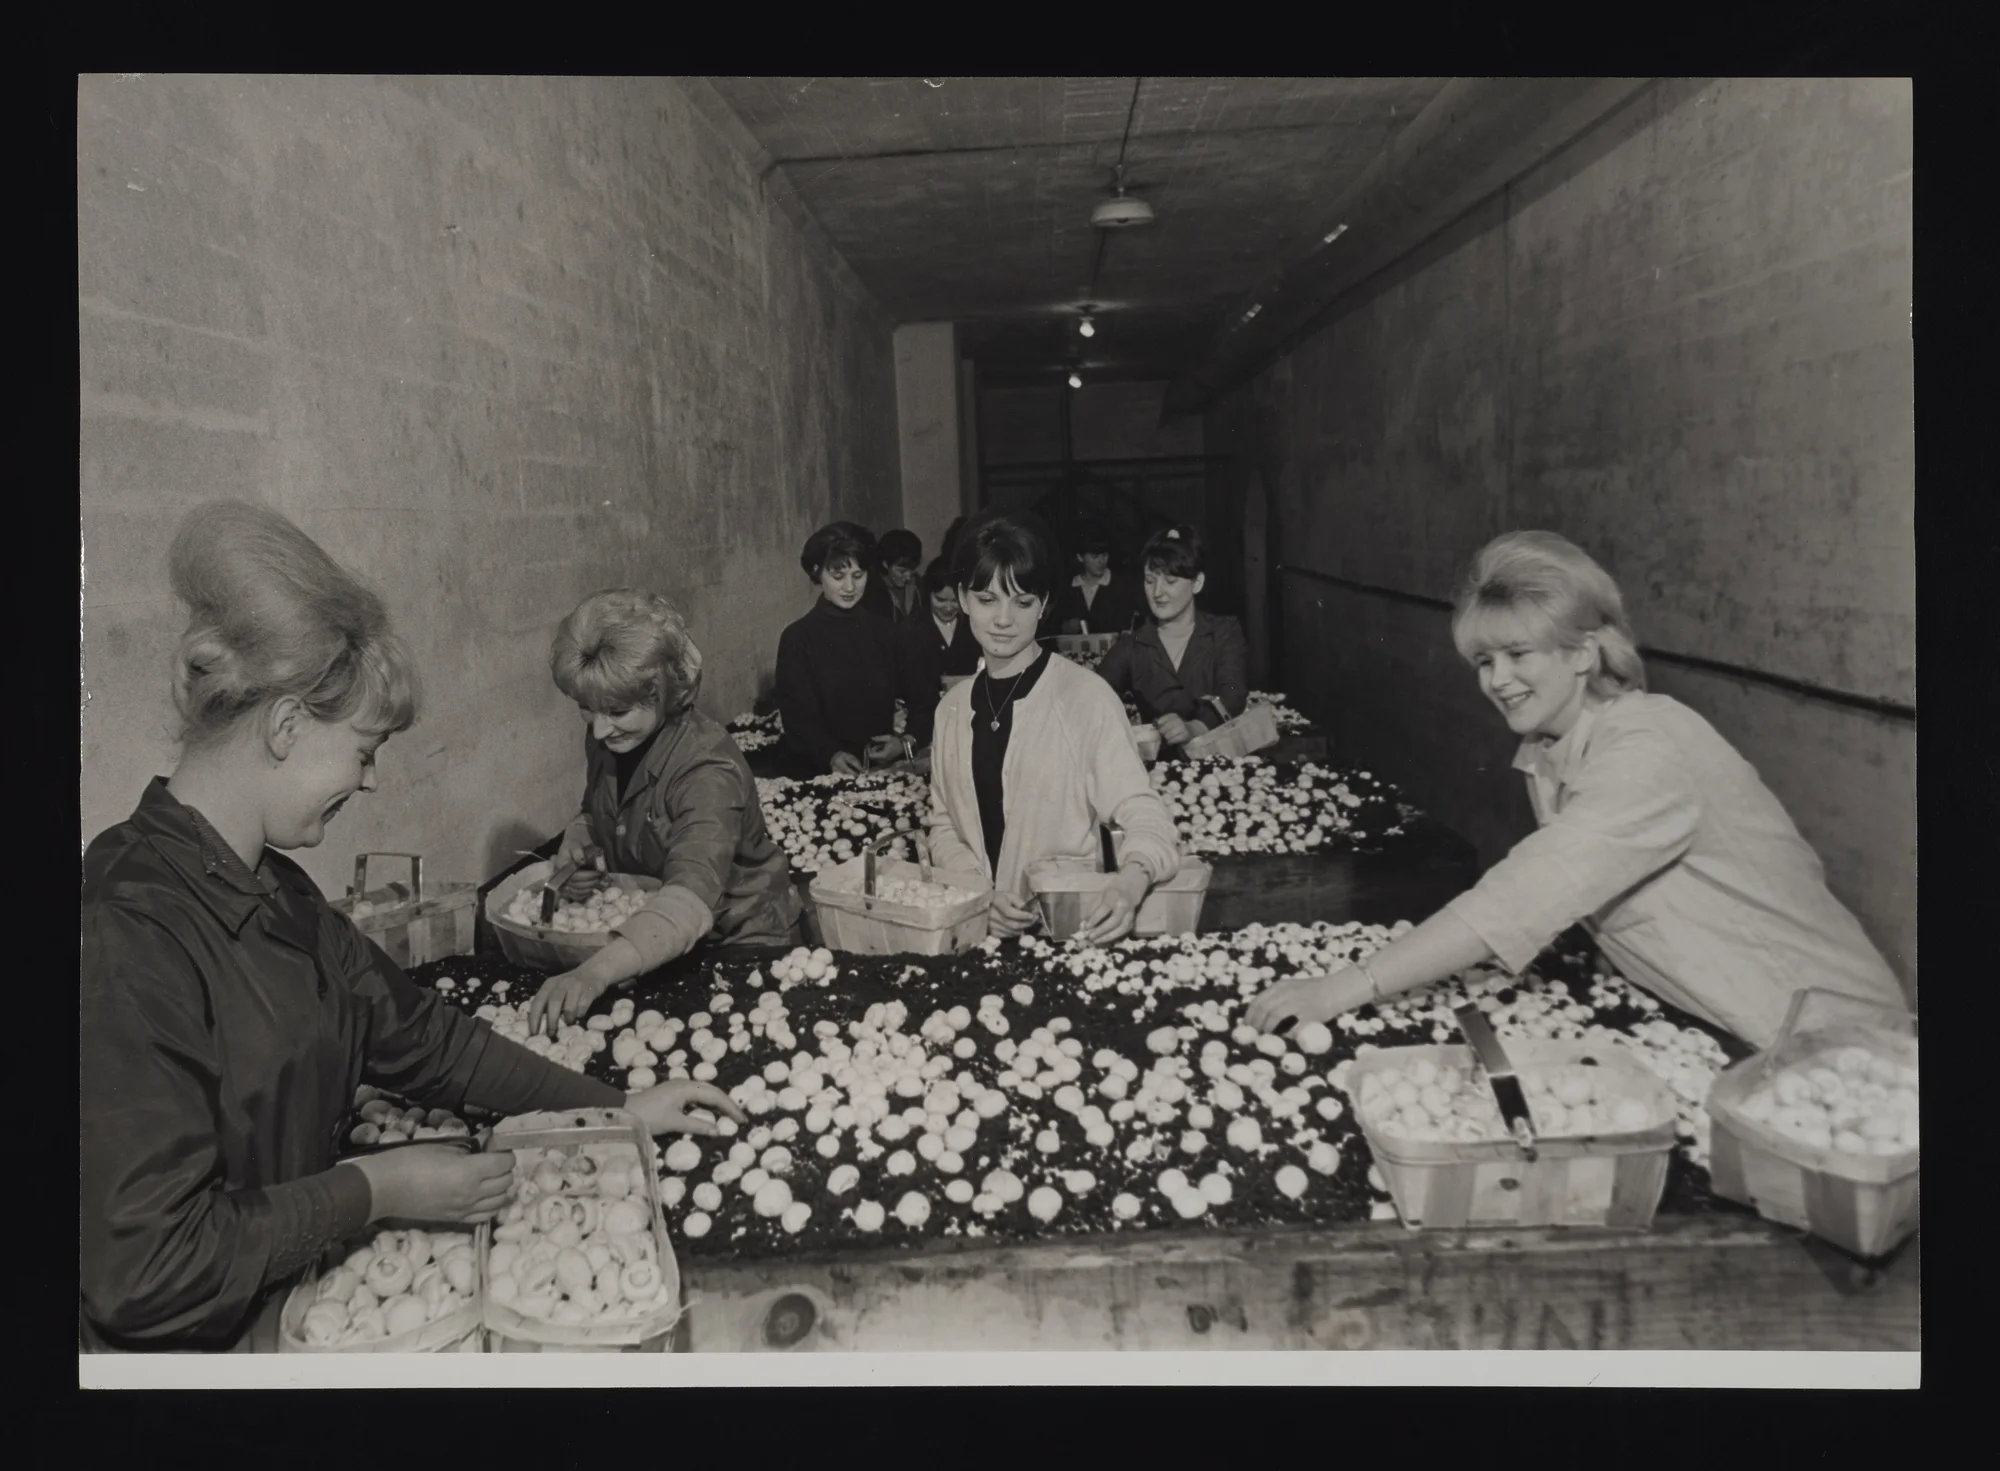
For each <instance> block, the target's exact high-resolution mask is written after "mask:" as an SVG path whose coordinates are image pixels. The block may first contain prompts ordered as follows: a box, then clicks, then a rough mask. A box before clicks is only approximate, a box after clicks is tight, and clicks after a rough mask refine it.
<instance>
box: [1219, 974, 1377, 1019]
mask: <svg viewBox="0 0 2000 1471" xmlns="http://www.w3.org/2000/svg"><path fill="white" fill-rule="evenodd" d="M1374 999H1375V994H1374V989H1373V988H1372V987H1371V986H1370V985H1369V984H1368V977H1367V976H1366V975H1365V974H1363V973H1362V971H1361V969H1360V967H1359V966H1353V965H1344V966H1342V967H1341V968H1340V969H1338V970H1336V971H1334V972H1333V973H1332V974H1331V975H1324V976H1292V977H1291V978H1289V979H1287V980H1282V981H1279V982H1278V983H1277V984H1276V985H1275V986H1273V987H1271V989H1270V990H1268V991H1266V992H1264V993H1263V994H1262V995H1261V996H1259V997H1257V998H1256V1000H1254V1001H1252V1002H1251V1003H1250V1007H1249V1010H1247V1011H1246V1012H1244V1014H1243V1019H1244V1020H1245V1021H1246V1022H1248V1023H1249V1024H1250V1025H1251V1026H1253V1027H1255V1028H1256V1029H1257V1030H1258V1031H1260V1032H1276V1031H1282V1030H1283V1029H1284V1028H1285V1027H1286V1026H1287V1025H1288V1024H1290V1023H1291V1022H1298V1023H1299V1024H1300V1025H1301V1026H1303V1025H1304V1024H1305V1023H1306V1022H1324V1021H1331V1020H1332V1019H1333V1018H1334V1017H1337V1016H1339V1015H1340V1014H1341V1013H1342V1012H1344V1011H1353V1010H1354V1009H1355V1008H1356V1007H1358V1006H1366V1005H1368V1004H1369V1003H1370V1002H1372V1001H1373V1000H1374Z"/></svg>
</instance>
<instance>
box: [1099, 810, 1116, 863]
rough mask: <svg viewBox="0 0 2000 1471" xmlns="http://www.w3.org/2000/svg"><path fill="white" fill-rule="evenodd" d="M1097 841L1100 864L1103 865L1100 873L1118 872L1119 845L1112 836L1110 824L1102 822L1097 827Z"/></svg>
mask: <svg viewBox="0 0 2000 1471" xmlns="http://www.w3.org/2000/svg"><path fill="white" fill-rule="evenodd" d="M1097 840H1098V862H1099V863H1100V864H1101V865H1102V867H1101V868H1100V870H1099V871H1100V872H1102V873H1116V872H1118V843H1117V840H1116V839H1115V838H1113V837H1112V835H1111V824H1110V823H1108V822H1100V823H1099V824H1098V825H1097Z"/></svg>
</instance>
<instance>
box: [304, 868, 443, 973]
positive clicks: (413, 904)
mask: <svg viewBox="0 0 2000 1471" xmlns="http://www.w3.org/2000/svg"><path fill="white" fill-rule="evenodd" d="M371 858H401V859H405V860H407V861H408V862H409V865H410V881H409V883H408V884H407V885H406V884H400V883H390V884H385V885H382V886H380V887H378V888H372V889H371V888H370V887H369V886H368V860H369V859H371ZM331 907H332V908H333V909H335V910H336V911H338V912H339V913H341V914H344V915H346V916H347V917H348V918H349V919H351V920H353V921H354V927H355V928H356V929H358V930H360V931H361V933H362V934H364V935H366V936H367V937H368V938H369V939H371V940H373V941H374V942H375V943H376V944H377V945H380V946H381V947H382V948H383V949H384V950H385V951H387V952H388V955H389V958H390V959H391V960H393V961H395V962H396V964H398V965H400V966H402V967H404V968H405V969H408V968H409V967H411V966H415V965H424V964H427V963H428V962H430V961H433V960H443V959H444V958H446V957H447V956H451V955H470V954H471V953H472V947H473V929H474V924H473V921H474V919H475V918H476V917H477V916H478V913H479V889H478V886H477V885H476V884H439V883H432V884H430V885H429V886H428V887H427V886H426V885H425V883H424V860H423V858H422V856H421V855H419V854H416V853H357V854H356V855H355V856H354V882H353V883H352V884H351V885H350V886H349V887H348V891H347V893H346V894H345V895H344V896H342V897H341V898H339V899H335V900H333V901H332V905H331Z"/></svg>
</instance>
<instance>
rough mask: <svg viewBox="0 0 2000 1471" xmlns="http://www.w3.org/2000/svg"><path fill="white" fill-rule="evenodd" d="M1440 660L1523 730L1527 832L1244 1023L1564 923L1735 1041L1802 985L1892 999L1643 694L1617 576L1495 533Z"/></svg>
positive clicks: (1787, 839) (1787, 829) (1751, 773)
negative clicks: (1463, 887) (1420, 910)
mask: <svg viewBox="0 0 2000 1471" xmlns="http://www.w3.org/2000/svg"><path fill="white" fill-rule="evenodd" d="M1452 637H1453V640H1454V642H1456V643H1457V645H1458V650H1459V652H1460V654H1462V655H1463V656H1464V657H1465V658H1466V660H1467V661H1468V662H1469V663H1470V664H1472V665H1473V667H1474V668H1475V669H1476V670H1477V671H1478V677H1479V686H1480V690H1481V692H1482V693H1484V694H1485V696H1486V697H1487V699H1489V700H1491V701H1492V702H1493V705H1494V707H1495V709H1496V710H1498V711H1499V713H1500V716H1501V718H1502V719H1503V720H1505V721H1506V723H1507V728H1508V729H1509V730H1511V731H1513V733H1514V734H1515V735H1518V736H1520V737H1521V738H1522V741H1521V748H1520V750H1519V752H1518V753H1517V754H1516V755H1515V758H1514V766H1515V768H1516V769H1517V770H1519V771H1521V772H1522V773H1523V774H1525V775H1526V777H1527V778H1528V784H1529V785H1528V792H1529V797H1530V800H1531V801H1532V802H1533V803H1534V807H1535V816H1536V820H1537V822H1538V824H1539V825H1538V826H1537V827H1536V829H1535V831H1534V832H1532V833H1530V834H1529V835H1528V836H1527V837H1525V838H1523V839H1522V840H1521V841H1520V842H1519V843H1517V844H1515V845H1514V850H1513V851H1512V852H1511V853H1509V854H1508V855H1507V857H1506V858H1504V859H1502V860H1501V861H1500V862H1499V863H1496V864H1495V865H1494V866H1493V867H1492V868H1490V869H1488V870H1487V871H1486V873H1485V875H1484V876H1483V877H1482V878H1481V879H1480V880H1479V882H1478V884H1476V885H1475V886H1474V887H1473V888H1471V889H1469V890H1467V891H1466V892H1465V893H1463V894H1460V895H1459V896H1458V897H1457V898H1456V899H1454V900H1452V901H1451V902H1450V903H1449V904H1447V905H1446V906H1445V907H1444V908H1443V909H1441V910H1440V911H1438V913H1436V914H1434V915H1432V916H1431V917H1430V918H1429V919H1427V920H1425V921H1424V922H1423V923H1422V924H1420V925H1418V926H1416V928H1414V929H1412V930H1410V931H1409V932H1408V933H1406V934H1404V935H1402V936H1400V937H1399V938H1397V939H1394V940H1391V941H1390V942H1389V943H1388V944H1387V945H1384V946H1383V947H1382V948H1381V949H1380V950H1377V951H1375V952H1374V953H1373V954H1372V955H1370V956H1369V957H1368V958H1367V959H1366V960H1364V961H1363V962H1361V963H1360V964H1359V965H1354V966H1347V967H1343V968H1341V969H1339V970H1336V971H1334V972H1333V973H1332V974H1330V975H1325V976H1294V977H1290V978H1288V979H1286V980H1283V981H1280V982H1278V983H1277V984H1276V985H1275V986H1273V987H1271V988H1270V989H1269V990H1268V991H1266V992H1265V993H1264V994H1263V995H1261V996H1259V997H1258V998H1257V999H1256V1000H1254V1001H1253V1002H1251V1004H1250V1007H1249V1009H1248V1011H1247V1012H1246V1013H1245V1020H1247V1021H1248V1022H1249V1024H1250V1025H1251V1026H1253V1027H1257V1028H1259V1029H1261V1030H1264V1031H1275V1030H1279V1029H1281V1028H1282V1027H1284V1026H1285V1025H1286V1023H1287V1022H1288V1021H1297V1022H1301V1023H1304V1022H1323V1021H1326V1020H1328V1019H1329V1018H1331V1017H1333V1016H1335V1015H1337V1014H1339V1013H1341V1012H1344V1011H1348V1010H1351V1009H1353V1008H1354V1007H1357V1006H1365V1005H1368V1004H1370V1003H1371V1002H1376V1001H1382V1000H1386V999H1388V998H1389V997H1392V996H1397V995H1400V994H1402V993H1404V992H1408V991H1414V990H1416V989H1418V988H1419V987H1422V986H1427V985H1430V984H1431V983H1433V982H1435V981H1440V980H1443V979H1444V978H1445V977H1447V976H1450V975H1454V974H1456V973H1457V972H1459V971H1462V970H1465V969H1466V968H1467V967H1469V966H1474V965H1483V964H1485V963H1487V962H1489V961H1496V960H1497V961H1498V962H1499V963H1500V964H1501V965H1503V966H1505V967H1506V968H1507V969H1508V970H1509V971H1514V972H1519V971H1521V970H1522V969H1524V968H1525V967H1526V966H1527V965H1528V964H1529V962H1531V961H1532V960H1533V959H1534V958H1535V957H1536V956H1537V955H1538V954H1539V953H1540V952H1541V951H1542V949H1543V948H1544V947H1545V946H1546V945H1548V944H1549V943H1550V942H1551V941H1553V940H1554V939H1555V938H1556V937H1557V936H1558V935H1560V934H1561V933H1562V932H1563V931H1564V930H1566V929H1568V928H1569V927H1570V925H1572V924H1575V923H1577V922H1579V921H1581V922H1582V923H1583V924H1584V925H1585V926H1586V927H1587V928H1588V929H1589V930H1590V932H1591V935H1592V937H1593V938H1594V939H1595V940H1596V941H1597V943H1598V945H1599V947H1600V948H1601V949H1602V950H1603V952H1604V956H1605V958H1606V959H1607V960H1609V961H1610V962H1611V963H1612V965H1613V966H1614V967H1616V969H1617V970H1618V971H1619V972H1620V973H1621V974H1622V975H1624V977H1625V978H1626V979H1627V980H1629V981H1632V982H1634V983H1635V984H1637V985H1640V986H1644V987H1645V988H1646V989H1647V990H1648V991H1651V992H1652V993H1653V994H1654V995H1656V996H1658V997H1660V998H1661V999H1662V1000H1665V1001H1668V1002H1670V1003H1672V1004H1673V1005H1675V1006H1678V1007H1680V1008H1681V1009H1682V1010H1683V1011H1688V1012H1692V1013H1693V1014H1694V1015H1696V1016H1698V1017H1700V1018H1701V1019H1702V1020H1703V1021H1706V1022H1708V1023H1710V1024H1711V1025H1714V1026H1717V1027H1721V1028H1723V1029H1724V1030H1725V1031H1728V1032H1730V1033H1732V1034H1733V1035H1735V1036H1737V1037H1740V1038H1741V1039H1742V1040H1743V1041H1745V1042H1747V1043H1749V1044H1750V1045H1751V1046H1752V1047H1769V1046H1770V1045H1771V1044H1772V1043H1773V1042H1774V1041H1776V1040H1777V1036H1778V1032H1779V1030H1780V1028H1781V1026H1782V1025H1783V1022H1784V1018H1785V1012H1786V1008H1787V1007H1788V1006H1789V1005H1790V1003H1791V999H1792V997H1793V996H1794V995H1795V994H1796V993H1797V992H1798V991H1799V990H1801V989H1803V988H1805V987H1807V986H1814V987H1824V988H1826V989H1829V990H1834V991H1841V992H1845V993H1846V994H1848V995H1850V996H1859V997H1863V998H1865V999H1867V1000H1869V1001H1875V1002H1879V1003H1881V1004H1882V1005H1884V1006H1890V1007H1899V1008H1900V1007H1901V1006H1903V1005H1904V997H1903V991H1902V985H1901V982H1899V981H1898V980H1897V978H1896V975H1895V972H1893V971H1892V970H1890V968H1889V964H1888V962H1887V961H1885V960H1884V959H1883V958H1882V955H1881V953H1880V952H1879V951H1877V950H1876V948H1875V946H1874V944H1873V942H1872V941H1870V940H1869V938H1868V936H1867V935H1866V934H1865V933H1864V932H1863V931H1862V928H1861V924H1860V921H1858V920H1857V919H1855V917H1854V915H1853V914H1852V913H1851V912H1850V911H1849V910H1848V909H1847V907H1846V906H1845V905H1843V904H1842V903H1841V902H1840V901H1839V900H1838V899H1836V898H1835V897H1834V896H1833V895H1832V893H1831V892H1829V891H1828V889H1827V886H1826V876H1825V873H1824V871H1823V869H1822V868H1821V865H1820V861H1819V856H1818V855H1817V854H1816V853H1814V852H1813V850H1812V848H1811V847H1810V846H1808V845H1807V843H1806V840H1805V839H1804V838H1803V837H1801V836H1800V835H1799V831H1798V829H1797V828H1796V827H1794V826H1793V825H1792V820H1791V818H1790V817H1789V816H1787V815H1786V813H1785V809H1784V807H1783V806H1781V805H1780V804H1779V802H1778V799H1777V797H1775V796H1774V795H1772V793H1771V791H1770V789H1769V788H1768V787H1766V786H1765V785H1764V783H1763V780H1762V779H1761V778H1760V777H1759V776H1758V775H1757V772H1756V769H1755V768H1754V767H1752V766H1751V765H1750V763H1749V762H1748V761H1745V760H1744V759H1743V757H1742V756H1740V755H1739V754H1737V752H1736V750H1735V748H1733V747H1732V746H1731V745H1730V744H1729V743H1728V742H1727V741H1726V740H1724V739H1723V738H1722V736H1721V734H1720V733H1719V732H1717V730H1716V729H1715V727H1714V726H1712V725H1710V724H1709V723H1708V722H1707V721H1706V720H1704V719H1703V718H1702V717H1701V716H1700V715H1698V714H1696V713H1695V712H1694V711H1693V710H1690V709H1689V708H1688V707H1687V706H1685V705H1683V704H1681V703H1680V702H1679V701H1677V700H1673V699H1670V698H1668V697H1667V696H1665V695H1655V694H1648V693H1647V691H1646V669H1645V664H1644V663H1643V661H1642V660H1641V659H1640V657H1639V652H1638V649H1637V646H1636V645H1635V643H1634V640H1633V637H1632V625H1631V624H1630V622H1628V621H1627V619H1626V616H1625V604H1624V599H1623V598H1622V597H1621V596H1620V595H1619V592H1618V585H1617V583H1615V582H1613V581H1612V580H1611V576H1610V574H1609V573H1607V572H1606V571H1605V570H1604V569H1603V568H1602V567H1600V566H1599V565H1598V564H1597V563H1596V562H1595V561H1593V560H1592V559H1591V557H1590V556H1589V555H1588V554H1587V553H1585V552H1584V551H1583V550H1582V548H1580V547H1578V546H1576V545H1574V544H1573V543H1571V542H1568V541H1566V540H1564V539H1563V538H1562V537H1560V536H1557V535H1555V534H1554V533H1553V532H1547V531H1513V532H1509V533H1507V534H1506V535H1505V536H1502V537H1499V538H1497V539H1496V540H1494V541H1492V542H1489V543H1488V544H1487V545H1486V547H1485V548H1484V549H1483V550H1482V551H1481V552H1480V553H1479V555H1478V556H1477V557H1475V558H1474V559H1473V563H1472V569H1471V571H1470V573H1469V574H1468V575H1467V577H1466V581H1465V586H1464V589H1463V591H1462V592H1461V593H1460V594H1459V600H1458V609H1457V612H1456V614H1455V615H1454V617H1453V619H1452Z"/></svg>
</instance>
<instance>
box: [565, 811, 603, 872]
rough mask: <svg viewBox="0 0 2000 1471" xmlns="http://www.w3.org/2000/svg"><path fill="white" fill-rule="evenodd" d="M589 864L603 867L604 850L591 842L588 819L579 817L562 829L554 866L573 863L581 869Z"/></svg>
mask: <svg viewBox="0 0 2000 1471" xmlns="http://www.w3.org/2000/svg"><path fill="white" fill-rule="evenodd" d="M590 862H595V863H596V865H597V866H598V867H599V868H602V867H604V850H603V849H602V848H600V847H598V846H597V844H596V843H594V842H592V841H591V838H590V821H589V819H588V818H585V817H579V818H576V819H574V820H573V821H572V822H571V823H570V825H569V826H568V827H567V828H565V829H563V835H562V841H561V842H560V843H559V844H557V846H556V856H555V866H556V867H557V868H561V867H563V866H564V865H565V864H569V863H574V864H576V865H577V866H578V867H581V866H582V865H584V864H586V863H590Z"/></svg>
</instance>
